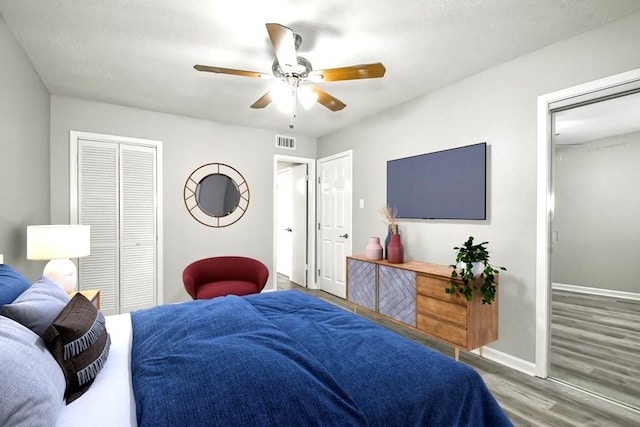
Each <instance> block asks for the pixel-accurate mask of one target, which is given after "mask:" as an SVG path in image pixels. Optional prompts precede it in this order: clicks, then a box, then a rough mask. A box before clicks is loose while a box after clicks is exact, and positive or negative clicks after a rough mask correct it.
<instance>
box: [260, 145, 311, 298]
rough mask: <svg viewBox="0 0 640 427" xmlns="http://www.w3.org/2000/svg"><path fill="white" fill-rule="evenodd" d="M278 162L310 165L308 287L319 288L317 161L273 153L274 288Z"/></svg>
mask: <svg viewBox="0 0 640 427" xmlns="http://www.w3.org/2000/svg"><path fill="white" fill-rule="evenodd" d="M278 162H291V163H303V164H306V165H307V167H308V170H307V173H308V175H309V185H308V188H307V203H308V206H309V212H308V213H307V215H308V218H307V235H308V236H309V241H308V242H307V254H308V256H309V265H308V272H307V287H308V288H309V289H318V282H317V278H316V274H315V272H316V227H315V224H316V186H315V182H316V161H315V160H314V159H311V158H307V157H294V156H285V155H282V154H274V155H273V249H272V252H273V260H272V264H271V265H272V267H271V271H272V272H273V274H271V276H272V277H273V289H274V290H277V289H278V274H277V271H278V269H277V259H276V258H277V247H276V242H277V234H276V233H277V229H276V205H277V203H276V197H277V183H278Z"/></svg>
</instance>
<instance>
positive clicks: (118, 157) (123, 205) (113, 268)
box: [78, 140, 158, 314]
mask: <svg viewBox="0 0 640 427" xmlns="http://www.w3.org/2000/svg"><path fill="white" fill-rule="evenodd" d="M156 153H157V152H156V149H155V148H154V147H148V146H137V145H128V144H123V143H117V142H106V141H92V140H79V141H78V222H79V223H80V224H88V225H90V226H91V255H89V256H88V257H84V258H80V259H79V260H78V282H79V286H80V289H100V310H101V311H102V312H103V313H104V314H118V313H127V312H130V311H133V310H136V309H139V308H146V307H152V306H154V305H156V304H157V279H158V278H157V196H156V190H157V179H156V177H157V173H156V172H157V169H156V168H157V164H156V159H157V154H156Z"/></svg>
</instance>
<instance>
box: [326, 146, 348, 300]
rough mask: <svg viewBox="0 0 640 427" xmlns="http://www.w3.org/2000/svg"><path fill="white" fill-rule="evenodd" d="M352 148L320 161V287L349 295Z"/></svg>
mask: <svg viewBox="0 0 640 427" xmlns="http://www.w3.org/2000/svg"><path fill="white" fill-rule="evenodd" d="M351 164H352V154H351V151H349V152H345V153H340V154H337V155H334V156H331V157H326V158H324V159H320V160H318V176H319V180H320V182H319V187H320V189H319V191H320V211H319V230H320V236H319V241H320V245H319V261H318V262H319V265H320V268H319V272H318V277H319V283H320V289H322V290H324V291H327V292H329V293H331V294H334V295H336V296H339V297H341V298H345V297H346V256H347V255H351V236H350V233H351V213H352V203H351V187H352V186H351V180H352V177H351Z"/></svg>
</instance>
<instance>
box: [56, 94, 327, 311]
mask: <svg viewBox="0 0 640 427" xmlns="http://www.w3.org/2000/svg"><path fill="white" fill-rule="evenodd" d="M71 130H76V131H85V132H94V133H102V134H110V135H118V136H126V137H133V138H145V139H153V140H160V141H162V148H163V157H164V164H163V165H162V167H163V186H164V192H163V198H164V206H163V216H164V224H163V232H164V246H163V250H164V265H163V267H164V268H163V269H164V301H165V302H167V303H169V302H176V301H183V300H185V299H188V298H189V297H188V295H187V293H186V292H185V291H184V287H183V284H182V270H183V269H184V267H186V266H187V264H189V263H190V262H192V261H195V260H197V259H200V258H204V257H209V256H215V255H245V256H250V257H253V258H257V259H259V260H261V261H262V262H264V263H265V264H266V265H267V266H269V268H270V270H271V263H272V260H273V255H272V254H273V197H274V196H273V194H274V192H273V188H274V187H273V174H274V172H273V169H274V161H273V156H274V154H286V155H291V156H293V155H295V156H299V157H309V158H315V156H316V141H315V139H313V138H309V137H305V136H302V135H292V136H296V143H297V150H296V151H291V150H282V149H277V148H275V139H274V138H275V137H274V135H275V134H274V133H273V132H272V131H266V130H260V129H252V128H245V127H238V126H231V125H225V124H221V123H216V122H211V121H206V120H198V119H192V118H188V117H181V116H174V115H169V114H161V113H155V112H151V111H145V110H138V109H134V108H128V107H121V106H116V105H110V104H103V103H97V102H89V101H84V100H79V99H72V98H65V97H60V96H52V97H51V152H52V156H55V162H54V166H52V169H51V194H52V199H51V215H52V220H54V221H60V222H67V221H68V220H69V131H71ZM212 162H219V163H226V164H228V165H230V166H233V167H234V168H236V169H237V170H238V171H239V172H240V173H242V175H243V176H244V178H245V180H246V181H247V183H248V185H249V191H250V197H251V199H250V203H249V207H248V209H247V212H246V213H245V215H244V216H243V217H242V218H241V219H240V220H239V221H238V222H236V223H235V224H233V225H231V226H229V227H225V228H211V227H207V226H204V225H202V224H200V223H198V222H196V221H195V220H194V219H193V218H192V217H191V216H190V215H189V213H188V212H187V210H186V208H185V205H184V200H183V188H184V184H185V181H186V179H187V177H188V176H189V175H190V174H191V172H193V170H194V169H196V168H197V167H199V166H201V165H203V164H205V163H212ZM275 277H276V276H275V274H274V273H272V274H271V277H270V283H269V284H268V285H267V286H271V285H273V284H274V283H275Z"/></svg>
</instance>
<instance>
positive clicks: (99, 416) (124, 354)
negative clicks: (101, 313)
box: [56, 313, 137, 427]
mask: <svg viewBox="0 0 640 427" xmlns="http://www.w3.org/2000/svg"><path fill="white" fill-rule="evenodd" d="M106 325H107V331H108V332H109V335H110V336H111V348H110V350H109V357H108V358H107V363H105V365H104V367H103V368H102V371H100V373H99V374H98V376H97V377H96V380H95V381H94V382H93V384H92V385H91V387H89V390H87V392H86V393H85V394H83V395H82V396H81V397H80V398H78V399H76V400H75V401H73V402H71V403H70V404H69V405H66V406H64V407H63V408H62V411H61V412H60V416H59V417H58V422H57V424H56V426H58V427H79V426H87V425H91V426H92V427H114V426H118V427H127V426H132V427H135V426H137V422H136V405H135V400H134V398H133V388H132V385H131V339H132V333H131V316H130V315H129V314H128V313H127V314H117V315H113V316H106Z"/></svg>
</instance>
